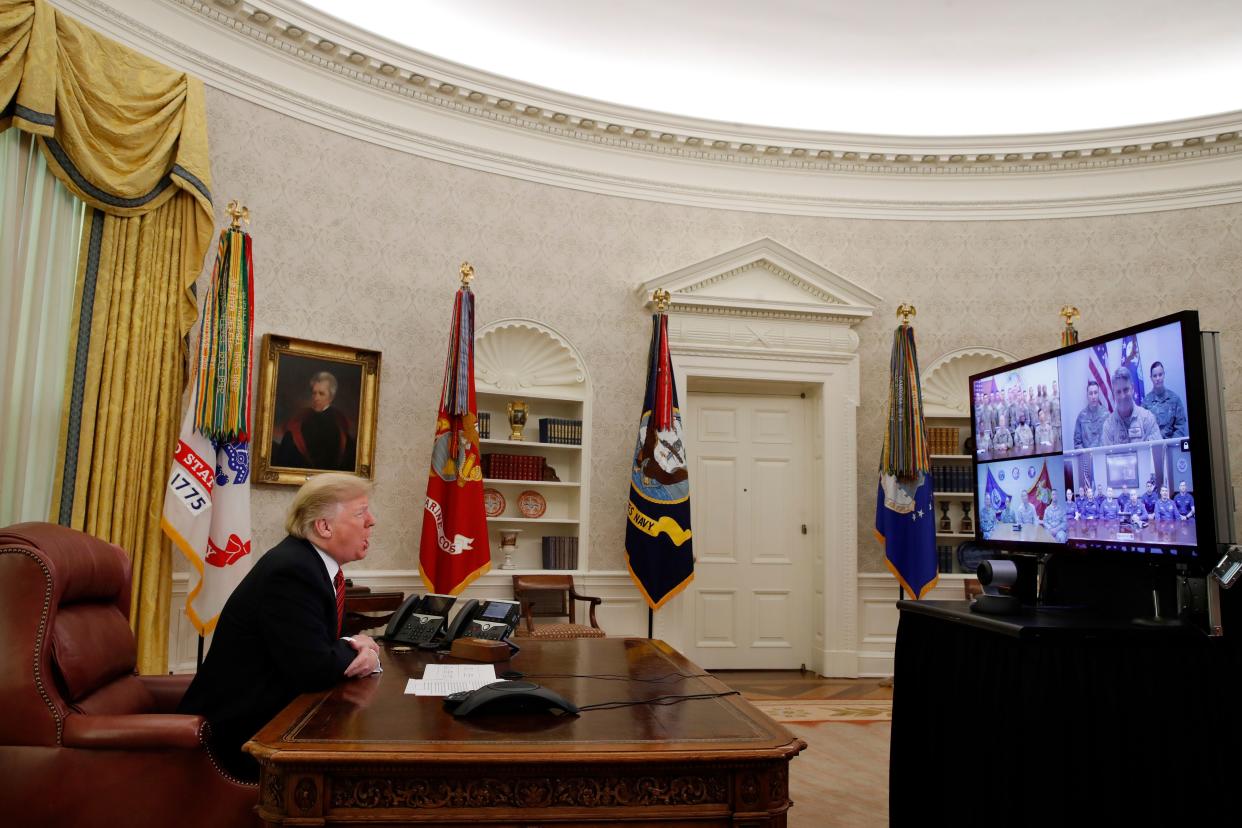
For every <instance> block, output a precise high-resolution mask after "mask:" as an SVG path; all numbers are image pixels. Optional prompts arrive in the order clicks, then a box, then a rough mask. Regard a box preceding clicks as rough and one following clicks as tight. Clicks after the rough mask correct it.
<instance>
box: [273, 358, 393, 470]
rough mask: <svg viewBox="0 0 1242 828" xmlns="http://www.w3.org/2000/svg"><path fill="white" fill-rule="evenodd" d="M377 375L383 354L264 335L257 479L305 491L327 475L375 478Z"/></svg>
mask: <svg viewBox="0 0 1242 828" xmlns="http://www.w3.org/2000/svg"><path fill="white" fill-rule="evenodd" d="M379 374H380V352H379V351H367V350H363V349H361V348H349V347H346V346H344V345H329V344H327V343H324V342H311V341H309V340H306V339H294V338H292V337H287V336H279V335H277V334H264V335H263V350H262V353H261V355H260V358H259V398H258V401H257V402H258V405H257V407H256V408H257V411H258V422H257V423H256V425H255V429H254V434H255V438H254V456H255V480H256V481H257V482H259V483H284V484H290V485H301V484H302V483H304V482H305V481H306V480H307V478H309V477H310V476H311V475H314V474H318V473H320V472H326V471H344V472H353V473H354V474H357V475H360V476H362V477H366V478H372V479H373V478H374V476H375V473H374V464H375V421H376V415H377V412H378V404H379Z"/></svg>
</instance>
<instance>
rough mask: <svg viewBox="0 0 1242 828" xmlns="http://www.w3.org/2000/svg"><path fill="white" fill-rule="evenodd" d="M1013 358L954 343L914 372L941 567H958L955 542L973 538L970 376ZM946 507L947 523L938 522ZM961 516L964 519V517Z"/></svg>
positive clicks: (952, 569)
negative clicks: (918, 386) (918, 387)
mask: <svg viewBox="0 0 1242 828" xmlns="http://www.w3.org/2000/svg"><path fill="white" fill-rule="evenodd" d="M1013 359H1014V357H1013V356H1012V355H1010V354H1007V353H1004V352H1001V351H997V350H993V349H991V348H986V347H982V346H970V347H966V348H959V349H958V350H956V351H951V352H949V353H947V354H945V355H944V356H942V357H940V358H938V359H936V360H933V361H932V362H931V363H930V364H929V365H928V366H927V368H926V369H925V370H924V371H923V373H922V374H921V376H920V384H921V387H922V391H923V410H924V414H925V416H926V418H927V427H928V439H929V448H930V449H931V465H932V478H933V490H934V491H935V494H936V498H935V509H936V549H937V552H938V553H939V555H940V571H941V572H942V573H952V574H959V575H960V574H961V573H962V569H961V566H960V564H959V563H958V554H957V553H958V547H959V546H961V545H962V544H963V543H966V542H968V541H972V540H974V537H975V534H974V527H976V526H978V525H979V509H978V506H977V504H976V503H975V495H974V489H975V485H974V480H972V479H971V475H972V474H973V470H974V466H973V464H972V462H971V461H972V459H973V458H972V455H971V453H970V450H971V448H973V441H970V442H969V443H968V440H969V438H970V437H971V420H970V376H971V375H972V374H977V373H980V372H982V371H986V370H990V369H992V368H995V367H997V366H1000V365H1004V364H1005V363H1007V362H1012V361H1013ZM945 507H947V510H946V508H945ZM946 511H947V517H948V523H949V525H948V527H947V528H945V527H944V526H943V521H944V518H945V515H946ZM967 516H969V518H970V519H969V521H966V520H965V518H966V517H967ZM967 530H968V531H967Z"/></svg>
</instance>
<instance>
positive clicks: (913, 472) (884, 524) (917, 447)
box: [875, 324, 938, 599]
mask: <svg viewBox="0 0 1242 828" xmlns="http://www.w3.org/2000/svg"><path fill="white" fill-rule="evenodd" d="M889 370H890V377H891V378H890V381H889V387H888V428H887V430H886V431H885V434H884V448H883V450H882V452H881V455H880V482H879V485H878V487H877V491H876V506H875V532H876V535H877V536H878V537H879V539H880V541H881V542H882V543H883V544H884V555H885V559H886V560H885V563H886V564H887V565H888V568H889V569H890V570H891V571H892V573H893V574H894V575H895V576H897V580H898V581H899V582H900V583H901V586H902V589H903V590H905V592H906V594H908V595H909V596H910V597H911V598H914V599H918V598H922V597H923V596H924V595H926V594H927V593H928V592H929V591H930V590H931V589H932V587H934V586H935V585H936V580H937V578H938V574H937V571H936V564H937V559H936V518H935V510H934V509H933V508H932V498H933V495H932V477H931V463H930V458H929V456H928V450H927V429H926V425H925V424H924V422H923V391H922V387H921V384H920V381H919V359H918V352H917V351H916V349H915V346H914V329H913V328H912V327H910V325H908V324H902V325H899V326H898V327H897V330H896V331H895V332H894V333H893V353H892V358H891V360H890V363H889Z"/></svg>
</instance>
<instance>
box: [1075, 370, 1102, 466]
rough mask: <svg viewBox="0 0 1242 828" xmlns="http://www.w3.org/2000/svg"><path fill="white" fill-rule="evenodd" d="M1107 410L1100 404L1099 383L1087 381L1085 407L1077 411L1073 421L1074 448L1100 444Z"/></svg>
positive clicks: (1092, 446) (1091, 446)
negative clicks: (1076, 416)
mask: <svg viewBox="0 0 1242 828" xmlns="http://www.w3.org/2000/svg"><path fill="white" fill-rule="evenodd" d="M1107 418H1108V411H1107V410H1106V409H1105V408H1104V406H1102V405H1100V384H1099V383H1098V382H1096V381H1095V380H1091V381H1089V382H1088V383H1087V407H1086V408H1084V409H1083V410H1082V411H1080V412H1078V419H1077V420H1075V421H1074V448H1076V449H1081V448H1095V447H1096V446H1098V445H1100V436H1101V435H1102V434H1103V433H1104V420H1106V419H1107Z"/></svg>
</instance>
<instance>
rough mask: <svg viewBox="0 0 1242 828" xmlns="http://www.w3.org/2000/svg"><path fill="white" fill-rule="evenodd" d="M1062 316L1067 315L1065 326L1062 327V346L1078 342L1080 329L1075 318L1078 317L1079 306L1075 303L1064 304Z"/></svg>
mask: <svg viewBox="0 0 1242 828" xmlns="http://www.w3.org/2000/svg"><path fill="white" fill-rule="evenodd" d="M1061 316H1063V317H1065V327H1064V328H1062V329H1061V347H1062V348H1066V347H1069V346H1070V345H1074V344H1077V342H1078V329H1077V328H1075V327H1074V320H1075V319H1077V318H1078V308H1076V307H1074V306H1073V305H1062V306H1061Z"/></svg>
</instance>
